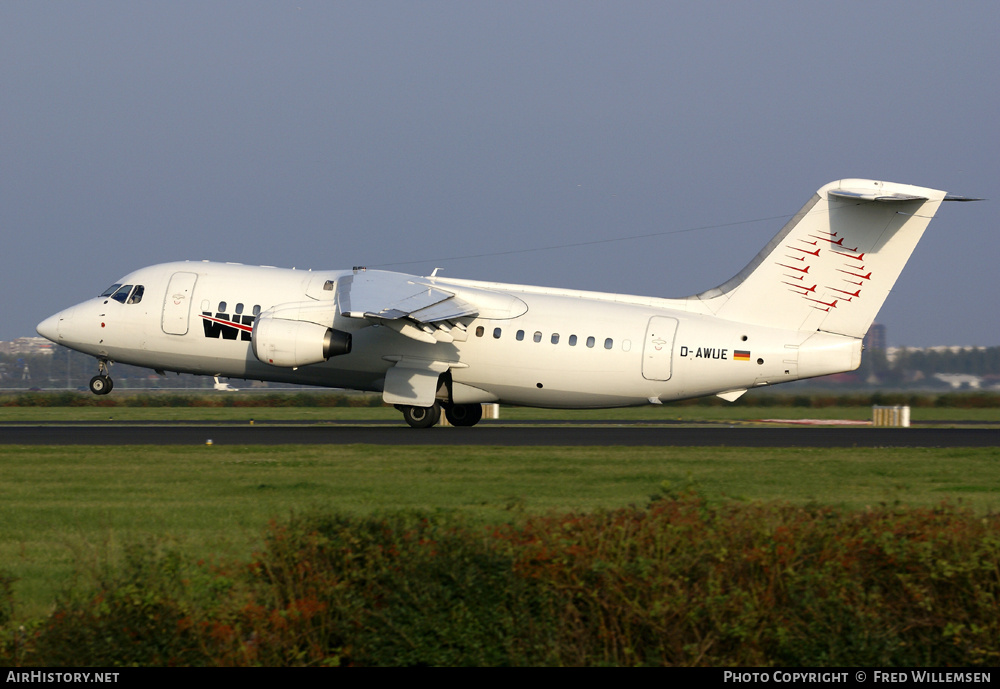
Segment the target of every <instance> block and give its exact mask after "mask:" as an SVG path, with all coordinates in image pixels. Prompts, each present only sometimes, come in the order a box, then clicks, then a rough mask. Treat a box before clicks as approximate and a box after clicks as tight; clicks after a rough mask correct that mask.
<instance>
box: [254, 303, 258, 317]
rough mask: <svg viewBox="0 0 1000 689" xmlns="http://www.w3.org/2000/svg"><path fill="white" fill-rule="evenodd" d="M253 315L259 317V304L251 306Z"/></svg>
mask: <svg viewBox="0 0 1000 689" xmlns="http://www.w3.org/2000/svg"><path fill="white" fill-rule="evenodd" d="M253 315H255V316H259V315H260V304H254V305H253Z"/></svg>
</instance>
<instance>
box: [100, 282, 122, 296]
mask: <svg viewBox="0 0 1000 689" xmlns="http://www.w3.org/2000/svg"><path fill="white" fill-rule="evenodd" d="M121 286H122V283H120V282H116V283H115V284H113V285H111V287H108V288H107V289H106V290H104V291H103V292H102V293H101V296H102V297H110V296H111V295H112V294H114V293H115V292H117V291H118V288H119V287H121Z"/></svg>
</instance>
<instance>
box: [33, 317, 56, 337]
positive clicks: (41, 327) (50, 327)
mask: <svg viewBox="0 0 1000 689" xmlns="http://www.w3.org/2000/svg"><path fill="white" fill-rule="evenodd" d="M35 330H36V331H38V334H39V335H41V336H42V337H44V338H45V339H47V340H52V341H53V342H55V341H56V340H57V339H58V338H59V314H56V315H55V316H49V317H48V318H46V319H45V320H44V321H42V322H41V323H39V324H38V325H36V326H35Z"/></svg>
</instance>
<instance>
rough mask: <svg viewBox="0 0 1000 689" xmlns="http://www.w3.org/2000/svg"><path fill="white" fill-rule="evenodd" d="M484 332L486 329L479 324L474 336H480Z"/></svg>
mask: <svg viewBox="0 0 1000 689" xmlns="http://www.w3.org/2000/svg"><path fill="white" fill-rule="evenodd" d="M484 332H486V330H484V329H483V326H479V327H478V328H476V337H482V336H483V333H484Z"/></svg>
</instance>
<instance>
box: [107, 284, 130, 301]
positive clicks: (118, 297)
mask: <svg viewBox="0 0 1000 689" xmlns="http://www.w3.org/2000/svg"><path fill="white" fill-rule="evenodd" d="M131 291H132V285H122V286H121V287H120V288H119V289H118V291H117V292H115V293H114V294H112V295H111V298H112V299H114V300H115V301H117V302H118V303H119V304H124V303H125V300H126V299H128V293H129V292H131Z"/></svg>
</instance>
